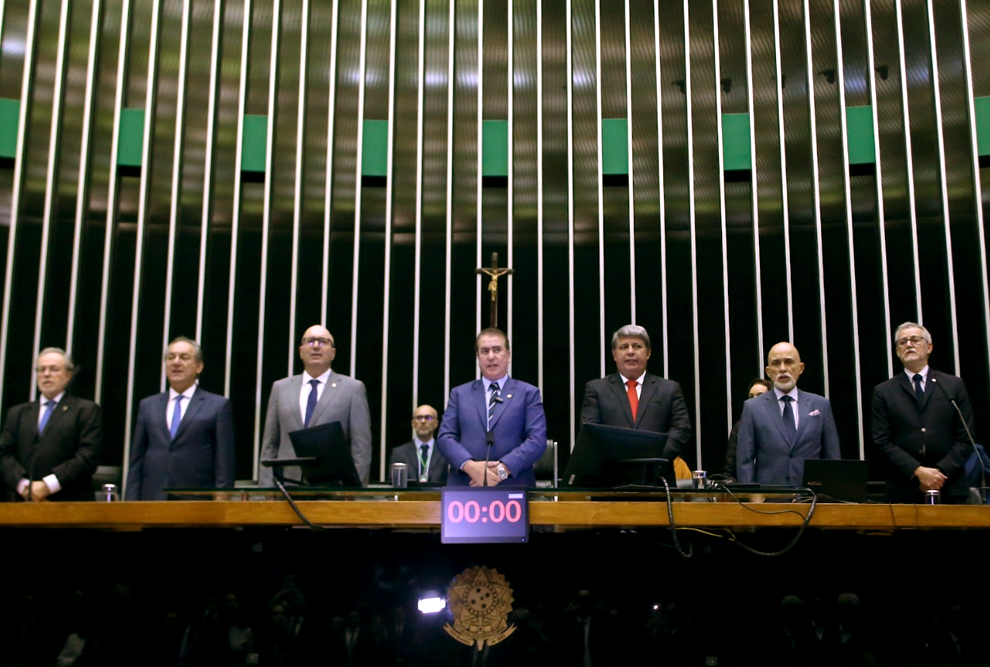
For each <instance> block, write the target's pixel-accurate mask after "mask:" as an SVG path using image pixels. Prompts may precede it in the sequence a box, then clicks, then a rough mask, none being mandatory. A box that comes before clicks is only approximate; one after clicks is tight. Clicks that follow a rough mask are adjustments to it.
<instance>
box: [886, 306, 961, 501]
mask: <svg viewBox="0 0 990 667" xmlns="http://www.w3.org/2000/svg"><path fill="white" fill-rule="evenodd" d="M894 349H895V352H896V353H897V358H898V359H900V360H901V363H902V364H903V365H904V372H903V373H898V374H897V376H895V377H893V378H891V379H890V380H887V381H886V382H882V383H881V384H878V385H877V386H876V388H874V390H873V423H872V430H873V443H874V445H876V453H877V454H878V455H879V456H880V457H881V459H882V460H883V461H884V463H885V464H886V465H885V475H886V491H887V499H888V500H889V501H890V502H898V503H920V502H924V497H925V492H926V491H929V490H938V491H940V492H941V500H942V502H945V503H962V502H965V500H966V498H967V497H968V496H969V484H968V482H967V481H966V479H965V476H964V475H963V469H964V466H965V464H966V459H967V458H968V457H969V456H970V454H971V453H972V452H973V446H972V443H971V441H970V437H969V435H967V432H966V429H967V428H968V429H969V433H973V408H972V406H971V405H970V403H969V396H968V395H967V393H966V384H965V383H964V382H963V381H962V379H961V378H958V377H956V376H955V375H948V374H947V373H941V372H939V371H936V370H934V369H932V368H930V367H929V366H928V356H929V355H930V354H931V352H932V336H931V334H930V333H928V330H927V329H925V327H923V326H921V325H920V324H916V323H914V322H905V323H904V324H902V325H900V326H899V327H897V332H896V333H895V334H894ZM953 402H955V405H953ZM957 407H958V409H957Z"/></svg>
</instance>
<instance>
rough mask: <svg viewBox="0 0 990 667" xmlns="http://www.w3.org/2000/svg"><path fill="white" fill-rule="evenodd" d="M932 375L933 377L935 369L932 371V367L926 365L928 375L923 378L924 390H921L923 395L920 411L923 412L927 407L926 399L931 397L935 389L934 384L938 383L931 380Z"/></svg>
mask: <svg viewBox="0 0 990 667" xmlns="http://www.w3.org/2000/svg"><path fill="white" fill-rule="evenodd" d="M934 377H935V371H933V370H932V368H931V366H929V367H928V377H927V378H925V384H924V385H923V387H924V389H925V391H924V392H923V393H924V396H923V397H922V399H921V410H922V412H924V411H925V409H926V408H928V401H929V399H931V397H932V394H934V393H935V392H936V391H937V389H935V385H936V384H938V383H937V382H932V378H934Z"/></svg>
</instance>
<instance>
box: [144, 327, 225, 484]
mask: <svg viewBox="0 0 990 667" xmlns="http://www.w3.org/2000/svg"><path fill="white" fill-rule="evenodd" d="M165 372H166V374H167V376H168V385H169V390H168V391H166V392H163V393H161V394H155V395H154V396H149V397H148V398H146V399H144V400H142V401H141V405H140V406H139V407H138V418H137V426H136V427H135V429H134V439H133V441H132V442H131V452H130V466H129V472H128V474H127V487H126V489H125V497H126V498H127V500H167V496H166V494H165V492H164V489H167V488H231V487H233V486H234V475H235V472H234V471H235V466H234V424H233V418H232V416H231V408H230V401H229V400H227V399H226V398H224V397H223V396H218V395H216V394H211V393H210V392H208V391H206V390H204V389H203V388H202V387H200V386H199V385H198V384H197V383H196V380H197V378H199V374H200V373H202V372H203V349H202V348H201V347H200V346H199V343H197V342H196V341H194V340H191V339H189V338H186V337H185V336H180V337H178V338H176V339H175V340H173V341H172V342H171V343H169V346H168V349H167V350H166V352H165Z"/></svg>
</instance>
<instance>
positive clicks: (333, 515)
mask: <svg viewBox="0 0 990 667" xmlns="http://www.w3.org/2000/svg"><path fill="white" fill-rule="evenodd" d="M297 505H298V506H299V508H300V510H301V511H302V512H303V513H304V514H305V515H306V516H307V517H308V518H309V519H310V520H311V521H313V522H314V523H316V524H319V525H323V526H339V527H351V528H353V527H367V528H372V529H374V528H382V529H389V528H435V529H439V525H440V503H439V501H438V500H433V499H430V500H422V499H416V500H412V499H410V500H406V499H402V500H399V501H395V500H371V499H362V500H325V501H297ZM529 507H530V523H531V524H532V525H534V526H553V527H557V528H559V529H566V530H574V529H582V528H605V527H637V526H643V527H645V526H667V525H668V520H667V507H666V503H664V502H663V501H647V502H621V501H589V500H562V501H559V502H553V501H551V500H546V501H542V500H533V501H531V502H530V506H529ZM809 508H810V505H808V504H793V503H792V504H763V503H748V504H747V505H746V506H745V507H744V506H741V505H739V504H736V503H729V502H719V503H707V502H675V503H674V522H675V523H676V524H677V525H678V526H681V527H695V528H720V527H724V528H734V529H750V528H796V527H798V526H800V525H801V523H802V521H803V516H805V515H806V513H807V512H808V510H809ZM753 510H755V511H753ZM785 510H793V511H796V512H799V513H800V516H799V515H798V514H794V513H792V512H787V513H778V514H762V513H757V512H784V511H785ZM293 525H302V522H301V521H300V520H299V518H298V517H297V516H296V515H295V514H294V513H293V511H292V508H290V507H289V505H288V504H286V503H285V502H282V501H277V500H271V501H223V500H216V501H186V500H173V501H168V502H119V503H95V502H94V503H37V504H31V503H3V504H0V527H9V528H12V527H38V528H109V529H123V530H137V529H141V528H152V527H203V528H223V527H238V526H293ZM810 527H811V528H819V529H839V530H857V531H894V530H905V529H926V530H928V529H931V530H943V529H987V528H990V507H980V506H975V505H962V506H949V505H942V506H928V505H834V504H823V503H819V504H818V505H817V507H816V509H815V514H814V517H813V518H812V521H811V524H810Z"/></svg>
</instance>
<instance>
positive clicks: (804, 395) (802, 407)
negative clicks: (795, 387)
mask: <svg viewBox="0 0 990 667" xmlns="http://www.w3.org/2000/svg"><path fill="white" fill-rule="evenodd" d="M797 410H799V412H798V427H797V433H796V434H795V436H794V442H792V443H791V446H792V447H793V446H794V445H795V444H797V443H798V442H800V441H801V438H802V437H804V430H805V428H807V426H808V421H810V420H811V419H814V417H809V416H808V414H809V413H810V412H812V409H811V396H809V395H808V392H805V391H798V402H797Z"/></svg>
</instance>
